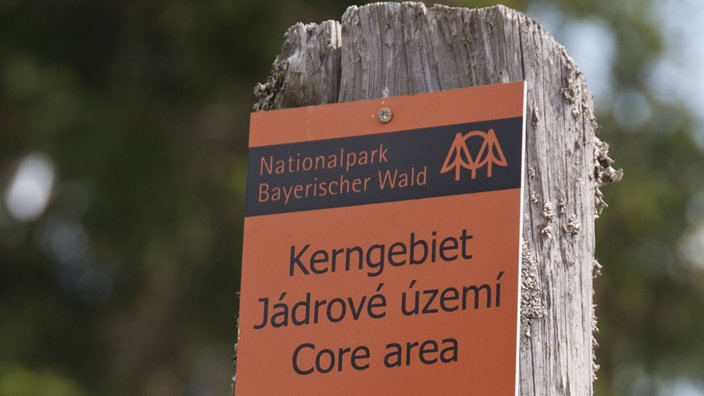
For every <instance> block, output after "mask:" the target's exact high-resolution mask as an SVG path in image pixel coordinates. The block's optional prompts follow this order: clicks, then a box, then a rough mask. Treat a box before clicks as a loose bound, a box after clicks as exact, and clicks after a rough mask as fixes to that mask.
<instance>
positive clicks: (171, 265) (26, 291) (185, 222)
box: [0, 0, 704, 396]
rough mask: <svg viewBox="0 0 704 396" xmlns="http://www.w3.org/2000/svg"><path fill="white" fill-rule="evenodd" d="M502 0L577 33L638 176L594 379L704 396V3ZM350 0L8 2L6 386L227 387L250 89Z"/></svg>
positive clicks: (609, 389)
mask: <svg viewBox="0 0 704 396" xmlns="http://www.w3.org/2000/svg"><path fill="white" fill-rule="evenodd" d="M358 4H360V5H361V4H362V3H358ZM445 4H447V5H454V6H466V7H477V6H486V5H492V4H494V2H492V1H470V0H467V1H449V2H446V3H445ZM504 4H506V5H509V6H511V7H514V8H517V9H519V10H522V11H524V12H526V13H528V15H530V16H533V17H535V18H536V19H538V20H539V21H540V22H541V23H543V24H544V25H545V26H546V27H547V28H548V30H549V31H550V32H551V33H552V34H553V35H555V36H556V37H557V39H558V41H560V42H562V43H563V44H565V45H566V47H567V50H568V52H569V53H570V54H571V55H572V56H573V57H574V58H575V59H576V61H577V64H578V65H579V66H580V67H581V68H582V70H583V71H584V72H585V74H586V76H587V79H588V81H589V83H590V86H591V87H592V88H593V91H594V94H595V100H596V105H597V111H598V120H599V123H600V124H601V126H602V127H601V132H600V133H601V136H602V138H603V139H605V140H606V141H608V142H609V143H610V144H611V153H612V156H613V157H614V158H615V159H616V161H617V165H618V166H619V167H623V168H624V169H625V172H626V174H625V178H624V180H623V181H622V182H621V183H619V184H617V185H614V186H608V187H606V188H605V193H606V200H607V202H608V203H609V204H610V208H609V209H607V210H606V211H605V212H604V214H603V215H602V218H600V219H599V220H598V221H597V226H598V236H597V239H598V252H597V256H598V258H599V260H600V262H601V264H602V265H604V270H603V275H602V276H601V277H600V278H599V279H597V281H596V285H597V294H596V303H597V304H598V308H597V314H598V317H599V327H600V329H601V331H600V333H599V334H598V340H599V343H600V345H601V346H600V348H599V349H598V350H597V356H598V363H599V364H600V365H601V369H600V371H599V372H598V376H599V380H598V381H597V382H596V394H597V395H639V396H643V395H687V396H691V395H704V374H703V373H704V174H703V173H704V172H703V171H704V151H703V150H704V133H702V125H704V121H703V120H704V111H703V110H704V73H703V72H702V71H704V51H703V50H702V44H700V43H699V42H700V41H701V38H702V37H704V30H703V29H702V24H701V21H702V20H704V7H703V5H702V4H703V3H701V2H700V1H698V0H690V1H687V0H671V1H667V0H619V1H613V0H514V1H510V0H507V1H505V2H504ZM348 5H351V4H350V3H349V2H343V1H330V0H325V1H323V0H269V1H261V0H200V1H195V0H171V1H159V0H142V1H134V0H121V1H116V0H103V1H92V0H33V1H21V0H0V396H4V395H28V396H29V395H42V396H54V395H56V396H63V395H157V396H158V395H225V394H228V393H229V392H230V377H231V375H232V346H233V343H234V340H235V314H236V309H237V308H236V307H237V297H236V294H235V292H236V290H237V289H238V285H239V268H240V254H241V238H242V215H243V194H244V184H245V174H246V141H247V129H248V115H249V112H250V109H251V106H252V104H253V103H254V100H255V98H254V97H253V94H252V89H253V87H254V85H255V83H257V82H263V81H264V80H265V79H266V77H267V75H268V73H269V70H270V65H271V62H272V61H273V59H274V57H275V56H276V54H277V53H278V52H279V48H280V46H281V43H282V36H283V34H284V32H285V31H286V29H287V28H288V27H289V26H290V25H292V24H294V23H295V22H297V21H302V22H320V21H322V20H325V19H339V18H340V17H341V15H342V13H343V12H344V10H345V8H346V7H347V6H348Z"/></svg>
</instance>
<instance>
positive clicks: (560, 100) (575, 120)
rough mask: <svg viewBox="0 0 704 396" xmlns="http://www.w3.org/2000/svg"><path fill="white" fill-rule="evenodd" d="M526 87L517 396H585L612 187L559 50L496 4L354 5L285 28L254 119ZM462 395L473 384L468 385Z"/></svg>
mask: <svg viewBox="0 0 704 396" xmlns="http://www.w3.org/2000/svg"><path fill="white" fill-rule="evenodd" d="M520 80H526V81H527V84H528V98H527V110H526V115H527V116H526V128H527V131H526V138H527V141H526V150H527V153H526V157H527V159H526V161H527V163H526V175H525V178H526V179H525V181H524V185H525V196H524V199H525V202H524V214H525V219H524V225H523V246H522V248H523V255H522V260H523V262H522V264H523V270H522V276H523V279H522V291H521V296H522V297H521V330H520V334H521V335H520V337H521V338H520V349H519V354H520V358H519V359H520V382H519V393H520V394H521V395H590V394H592V381H593V378H594V372H595V370H596V366H595V364H594V363H593V348H594V340H593V337H592V333H593V332H594V331H595V330H596V320H595V317H594V310H593V306H592V294H593V288H592V279H593V277H594V275H595V273H598V269H599V264H598V263H597V262H596V260H595V259H594V219H595V218H596V217H597V216H598V214H599V212H600V211H601V209H602V208H603V207H605V206H606V205H605V203H604V201H603V200H602V199H601V193H600V192H599V187H600V186H601V185H602V184H604V183H607V182H611V181H615V180H618V179H619V178H620V176H621V174H620V171H615V170H614V169H613V168H612V167H611V159H609V158H608V156H607V152H606V150H607V146H606V144H604V143H602V142H600V141H599V140H598V139H597V137H596V134H595V133H596V129H597V124H596V121H595V118H594V115H593V104H592V99H591V93H590V91H589V89H588V87H587V84H586V82H585V80H584V77H583V76H582V73H581V72H580V71H579V69H578V68H577V66H576V65H575V64H574V62H573V61H572V59H571V58H570V57H569V56H568V55H567V53H566V52H565V50H564V48H563V47H562V46H561V45H560V44H558V43H557V42H556V41H555V40H554V39H553V38H552V37H551V36H550V35H549V34H548V33H547V32H546V31H545V30H544V29H543V28H542V27H541V26H540V25H539V24H538V23H537V22H536V21H534V20H532V19H530V18H528V17H526V16H525V15H523V14H521V13H519V12H517V11H514V10H511V9H508V8H506V7H503V6H496V7H491V8H484V9H471V10H470V9H465V8H449V7H445V6H433V7H432V8H426V7H425V6H424V5H423V4H421V3H377V4H370V5H367V6H363V7H354V6H353V7H350V8H348V9H347V11H346V12H345V14H344V15H343V16H342V22H341V23H339V22H336V21H326V22H324V23H322V24H319V25H317V24H308V25H303V24H301V23H299V24H296V25H294V26H292V27H291V28H290V29H289V31H288V33H287V34H286V37H285V42H284V44H283V48H282V52H281V54H280V55H279V56H278V57H277V59H276V60H275V62H274V65H273V69H272V74H271V75H270V77H269V79H268V80H267V82H266V83H265V84H258V85H257V87H256V90H255V92H256V95H257V96H258V97H259V102H258V103H257V104H256V105H255V110H271V109H280V108H288V107H298V106H306V105H315V104H323V103H334V102H346V101H353V100H362V99H373V98H380V97H387V96H397V95H407V94H414V93H421V92H430V91H438V90H445V89H453V88H462V87H471V86H477V85H486V84H494V83H502V82H508V81H520ZM467 385H468V387H470V386H471V384H467Z"/></svg>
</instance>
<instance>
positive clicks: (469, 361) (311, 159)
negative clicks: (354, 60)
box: [236, 82, 525, 396]
mask: <svg viewBox="0 0 704 396" xmlns="http://www.w3.org/2000/svg"><path fill="white" fill-rule="evenodd" d="M524 98H525V84H524V83H523V82H518V83H508V84H500V85H493V86H484V87H475V88H466V89H458V90H450V91H441V92H435V93H428V94H420V95H410V96H403V97H394V98H385V99H375V100H368V101H359V102H351V103H342V104H333V105H323V106H312V107H305V108H297V109H287V110H277V111H270V112H260V113H253V114H252V116H251V124H250V151H249V174H248V180H247V206H246V213H245V231H244V232H245V236H244V248H243V249H244V251H243V264H242V287H241V295H240V297H241V300H240V338H239V347H238V359H237V380H236V394H237V395H238V396H250V395H271V396H274V395H276V396H279V395H355V396H356V395H396V394H398V395H404V396H407V395H448V396H451V395H467V394H477V395H514V394H515V393H516V376H517V354H518V351H517V342H518V341H517V340H518V314H519V308H518V307H519V305H518V302H519V284H520V282H519V281H520V279H519V276H520V269H519V263H520V254H519V240H520V231H521V218H522V216H521V202H522V200H521V195H522V189H521V185H522V180H523V173H522V172H523V152H524V149H523V145H524V143H523V142H524V137H523V136H524V108H525V99H524ZM382 108H383V109H387V110H390V112H389V111H387V110H385V111H386V114H385V115H388V114H389V113H391V114H392V117H391V120H390V121H388V122H381V121H380V120H379V117H378V114H380V113H379V110H380V109H382ZM384 121H386V120H384Z"/></svg>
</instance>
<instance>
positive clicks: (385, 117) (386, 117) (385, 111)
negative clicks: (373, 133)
mask: <svg viewBox="0 0 704 396" xmlns="http://www.w3.org/2000/svg"><path fill="white" fill-rule="evenodd" d="M393 116H394V114H393V113H392V112H391V109H390V108H388V107H382V108H381V109H379V121H381V122H383V123H384V124H388V123H389V122H390V121H391V118H392V117H393Z"/></svg>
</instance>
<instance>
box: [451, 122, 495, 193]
mask: <svg viewBox="0 0 704 396" xmlns="http://www.w3.org/2000/svg"><path fill="white" fill-rule="evenodd" d="M494 165H496V166H508V163H507V162H506V157H505V156H504V152H503V150H502V149H501V145H500V144H499V140H498V139H497V138H496V133H494V130H493V129H489V131H488V132H484V131H471V132H468V133H466V134H464V135H463V134H462V132H458V133H457V135H455V139H454V140H453V141H452V146H451V147H450V150H449V151H448V153H447V156H446V157H445V162H444V163H443V164H442V169H440V173H447V172H449V171H451V170H454V171H455V181H456V182H457V181H460V177H461V172H462V168H464V169H468V170H469V171H470V172H471V178H472V180H474V179H476V178H477V170H478V169H481V168H483V167H485V166H486V177H487V178H491V177H492V169H493V166H494Z"/></svg>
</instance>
